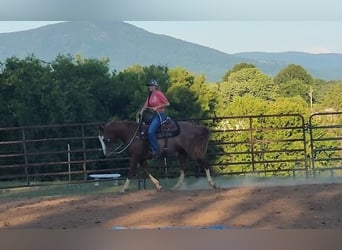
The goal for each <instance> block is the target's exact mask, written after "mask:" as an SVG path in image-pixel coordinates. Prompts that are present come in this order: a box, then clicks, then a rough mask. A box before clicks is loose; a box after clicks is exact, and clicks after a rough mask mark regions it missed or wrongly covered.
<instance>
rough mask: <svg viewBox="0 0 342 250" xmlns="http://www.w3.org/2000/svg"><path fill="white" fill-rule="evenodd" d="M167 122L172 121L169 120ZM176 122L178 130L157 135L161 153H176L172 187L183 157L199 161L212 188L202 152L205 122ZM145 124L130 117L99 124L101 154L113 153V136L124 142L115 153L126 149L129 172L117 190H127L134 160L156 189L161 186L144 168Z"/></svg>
mask: <svg viewBox="0 0 342 250" xmlns="http://www.w3.org/2000/svg"><path fill="white" fill-rule="evenodd" d="M170 123H175V122H174V121H170ZM176 124H178V125H177V128H178V134H176V135H175V134H173V135H171V137H168V138H167V139H166V140H165V138H158V144H159V148H160V149H164V150H165V152H164V153H166V154H167V155H178V160H179V163H180V176H179V178H178V182H177V183H176V185H175V186H174V187H173V189H177V188H179V187H181V185H182V184H183V181H184V176H185V174H184V171H185V168H186V160H187V158H190V159H192V160H195V161H197V162H198V163H199V165H200V166H201V167H203V169H204V170H205V173H206V177H207V180H208V183H209V184H210V186H212V187H213V188H216V184H215V182H214V181H213V179H212V178H211V175H210V169H209V164H208V160H207V156H206V154H207V146H208V140H209V135H210V130H209V129H208V128H207V127H205V126H202V125H196V124H193V123H190V122H186V121H178V122H177V123H176ZM162 126H164V125H162ZM146 128H147V125H145V124H143V123H141V122H140V123H138V122H132V121H112V122H108V123H107V124H105V125H103V126H99V136H98V138H99V140H100V143H101V146H102V150H103V153H104V155H105V156H109V155H111V154H112V153H113V142H115V141H116V140H119V141H121V142H122V143H124V144H125V147H124V148H123V149H122V150H120V152H119V153H121V152H123V151H125V150H126V151H127V152H128V155H129V158H130V160H129V173H128V176H127V178H126V181H125V184H124V185H123V188H122V190H121V192H125V191H127V190H128V187H129V182H130V179H132V177H133V176H134V175H135V174H136V170H137V166H138V164H140V166H142V168H143V170H144V171H145V173H146V174H147V175H148V176H149V178H150V180H151V181H152V183H153V184H154V185H155V187H156V189H157V190H158V191H159V190H161V188H162V186H161V185H160V184H159V181H158V180H157V179H156V178H155V177H153V176H152V174H151V173H150V171H149V168H148V164H147V156H148V149H149V146H148V141H147V138H146V136H144V131H145V133H146ZM165 142H167V146H166V145H165ZM165 146H166V147H165ZM114 151H117V149H116V150H115V149H114ZM114 153H115V152H114Z"/></svg>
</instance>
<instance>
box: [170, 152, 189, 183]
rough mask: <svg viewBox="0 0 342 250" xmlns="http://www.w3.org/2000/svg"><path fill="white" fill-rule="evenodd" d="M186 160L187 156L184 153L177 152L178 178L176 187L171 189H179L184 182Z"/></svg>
mask: <svg viewBox="0 0 342 250" xmlns="http://www.w3.org/2000/svg"><path fill="white" fill-rule="evenodd" d="M186 158H187V155H186V154H185V153H184V152H179V154H178V160H179V164H180V169H181V170H180V175H179V177H178V181H177V183H176V185H174V186H173V187H172V189H179V188H180V187H181V186H182V185H183V182H184V177H185V172H184V171H185V168H186Z"/></svg>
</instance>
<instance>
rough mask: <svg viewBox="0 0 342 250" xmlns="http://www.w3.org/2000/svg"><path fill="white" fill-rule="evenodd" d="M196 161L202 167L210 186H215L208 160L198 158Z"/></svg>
mask: <svg viewBox="0 0 342 250" xmlns="http://www.w3.org/2000/svg"><path fill="white" fill-rule="evenodd" d="M198 163H199V164H200V165H201V166H202V167H203V169H204V171H205V175H206V177H207V181H208V183H209V185H210V186H212V187H213V188H217V185H216V183H215V182H214V181H213V178H212V177H211V175H210V168H209V164H208V160H207V159H200V160H198Z"/></svg>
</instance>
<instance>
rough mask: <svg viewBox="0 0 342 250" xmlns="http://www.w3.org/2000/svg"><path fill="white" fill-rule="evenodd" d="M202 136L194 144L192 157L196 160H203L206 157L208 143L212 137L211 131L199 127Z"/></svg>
mask: <svg viewBox="0 0 342 250" xmlns="http://www.w3.org/2000/svg"><path fill="white" fill-rule="evenodd" d="M199 129H200V134H199V135H198V137H197V138H196V142H195V143H194V144H193V145H194V147H193V151H192V156H193V158H195V159H203V158H205V157H206V154H207V150H208V143H209V137H210V129H209V128H207V127H205V126H202V125H199Z"/></svg>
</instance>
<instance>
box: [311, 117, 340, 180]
mask: <svg viewBox="0 0 342 250" xmlns="http://www.w3.org/2000/svg"><path fill="white" fill-rule="evenodd" d="M309 131H310V149H311V150H310V151H311V167H312V171H313V175H314V176H316V175H323V176H327V175H330V176H331V177H334V176H342V112H326V113H317V114H313V115H311V116H310V120H309Z"/></svg>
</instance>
